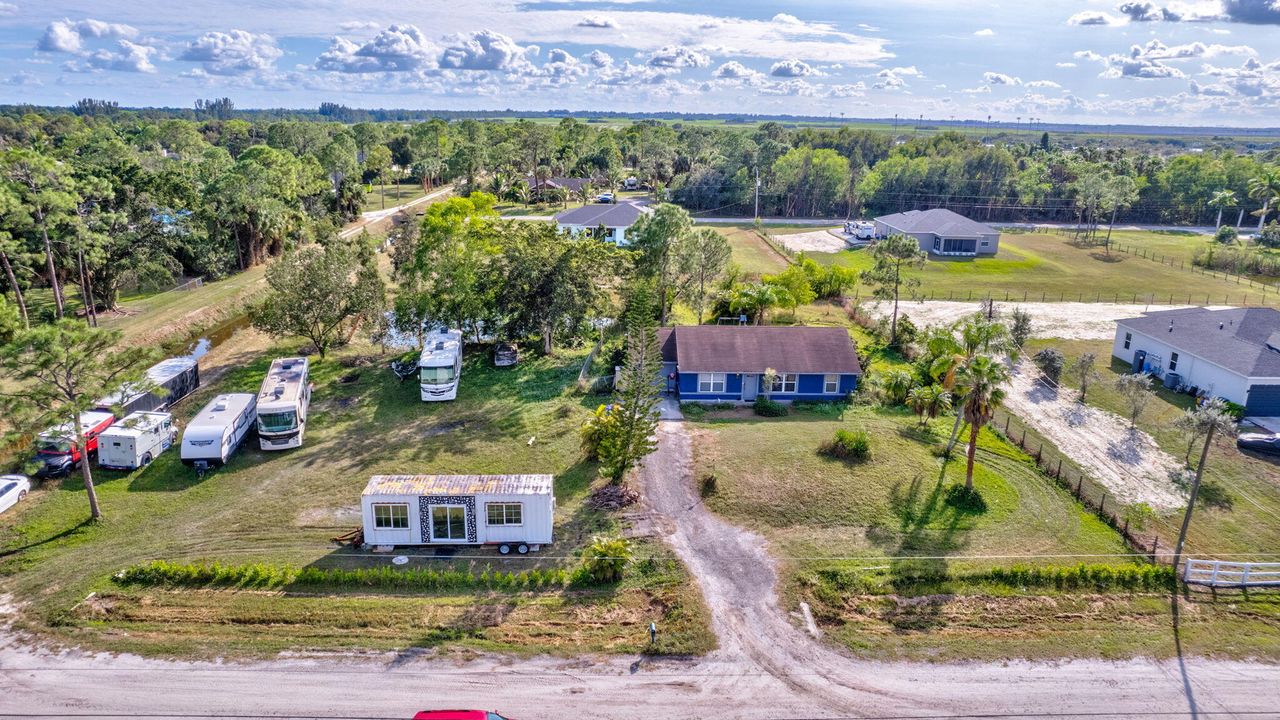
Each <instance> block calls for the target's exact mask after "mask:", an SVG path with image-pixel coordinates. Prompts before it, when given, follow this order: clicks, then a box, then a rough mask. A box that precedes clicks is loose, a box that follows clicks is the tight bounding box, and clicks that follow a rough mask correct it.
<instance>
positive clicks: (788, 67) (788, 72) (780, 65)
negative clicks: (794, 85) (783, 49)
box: [769, 58, 822, 77]
mask: <svg viewBox="0 0 1280 720" xmlns="http://www.w3.org/2000/svg"><path fill="white" fill-rule="evenodd" d="M769 74H770V75H773V76H774V77H808V76H810V75H821V74H822V73H820V72H819V71H818V70H817V69H816V68H814V67H813V66H812V65H809V64H808V63H805V62H801V61H799V60H796V59H794V58H792V59H790V60H781V61H779V62H776V63H774V64H773V67H771V68H769Z"/></svg>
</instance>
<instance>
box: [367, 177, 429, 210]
mask: <svg viewBox="0 0 1280 720" xmlns="http://www.w3.org/2000/svg"><path fill="white" fill-rule="evenodd" d="M367 187H369V188H371V189H369V190H368V191H367V192H366V193H365V195H364V203H363V204H361V206H360V212H362V213H363V212H373V211H375V210H385V209H387V208H391V207H395V206H396V205H403V204H405V203H407V202H411V201H413V200H417V199H418V198H420V197H422V196H423V195H426V194H427V191H426V190H423V189H422V185H421V184H420V183H418V181H416V180H412V179H408V178H406V179H404V180H399V181H390V182H388V183H387V184H386V186H385V187H384V186H382V185H379V184H378V183H376V182H375V183H372V184H371V185H369V186H367ZM384 195H385V197H384Z"/></svg>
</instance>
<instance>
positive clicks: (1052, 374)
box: [1031, 348, 1067, 385]
mask: <svg viewBox="0 0 1280 720" xmlns="http://www.w3.org/2000/svg"><path fill="white" fill-rule="evenodd" d="M1031 361H1032V362H1034V363H1035V364H1036V367H1038V368H1040V372H1042V373H1044V376H1045V377H1046V378H1048V379H1049V380H1051V381H1052V382H1053V384H1054V385H1057V384H1058V381H1059V380H1060V379H1061V378H1062V369H1063V368H1064V367H1066V365H1067V359H1066V358H1065V357H1064V356H1063V355H1062V353H1061V352H1059V351H1058V349H1057V348H1045V349H1043V350H1041V351H1040V352H1038V353H1036V354H1035V356H1033V357H1032V358H1031Z"/></svg>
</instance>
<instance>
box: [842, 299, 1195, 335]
mask: <svg viewBox="0 0 1280 720" xmlns="http://www.w3.org/2000/svg"><path fill="white" fill-rule="evenodd" d="M867 307H868V308H869V309H870V310H871V312H873V313H876V314H878V315H888V314H889V312H890V310H892V307H891V306H890V305H889V304H888V303H886V302H876V303H871V304H868V305H867ZM1015 307H1019V308H1022V309H1023V310H1025V311H1026V312H1027V313H1029V314H1030V315H1031V329H1032V337H1038V338H1061V339H1063V340H1109V339H1111V338H1114V337H1115V336H1116V320H1119V319H1121V318H1128V317H1137V316H1139V315H1142V314H1143V313H1147V312H1155V311H1158V310H1176V309H1178V308H1183V307H1189V306H1187V305H1129V304H1125V303H1120V304H1116V303H1079V302H1056V303H1039V302H1028V303H1012V302H1010V303H1003V302H998V303H996V311H997V312H1001V313H1008V312H1010V311H1012V310H1013V309H1014V308H1015ZM978 310H979V305H978V303H976V302H959V301H950V300H925V301H924V302H905V301H904V302H902V303H900V304H899V306H898V312H899V313H902V314H906V315H907V316H908V317H910V318H911V321H912V322H913V323H915V324H916V326H917V327H924V326H926V325H941V324H947V323H952V322H955V321H956V320H959V319H960V318H962V317H964V316H965V315H971V314H973V313H975V312H977V311H978Z"/></svg>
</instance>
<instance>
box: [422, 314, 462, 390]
mask: <svg viewBox="0 0 1280 720" xmlns="http://www.w3.org/2000/svg"><path fill="white" fill-rule="evenodd" d="M461 374H462V331H461V330H450V329H448V328H440V331H439V332H435V333H431V334H430V335H428V336H427V337H426V342H425V343H424V344H423V347H422V355H421V357H419V358H418V378H419V384H420V386H421V388H422V400H423V402H432V401H436V400H452V399H454V398H456V397H458V377H459V376H460V375H461Z"/></svg>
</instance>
